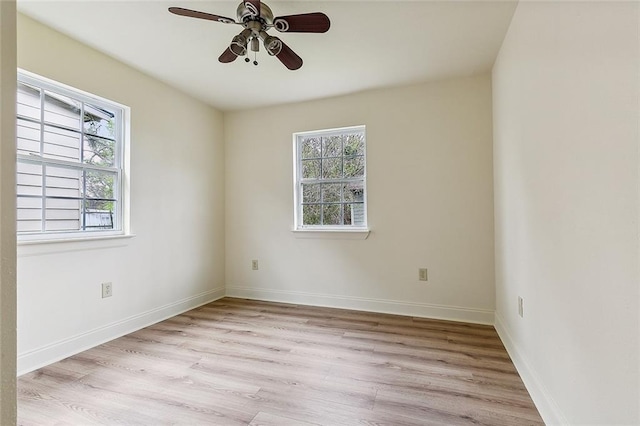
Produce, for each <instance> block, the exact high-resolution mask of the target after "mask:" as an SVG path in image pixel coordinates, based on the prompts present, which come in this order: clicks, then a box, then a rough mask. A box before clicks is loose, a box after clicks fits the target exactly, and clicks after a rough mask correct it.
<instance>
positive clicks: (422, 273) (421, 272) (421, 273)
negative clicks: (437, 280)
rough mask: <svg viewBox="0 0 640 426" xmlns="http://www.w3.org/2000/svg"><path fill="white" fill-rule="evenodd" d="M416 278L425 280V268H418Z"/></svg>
mask: <svg viewBox="0 0 640 426" xmlns="http://www.w3.org/2000/svg"><path fill="white" fill-rule="evenodd" d="M418 280H420V281H427V268H420V269H418Z"/></svg>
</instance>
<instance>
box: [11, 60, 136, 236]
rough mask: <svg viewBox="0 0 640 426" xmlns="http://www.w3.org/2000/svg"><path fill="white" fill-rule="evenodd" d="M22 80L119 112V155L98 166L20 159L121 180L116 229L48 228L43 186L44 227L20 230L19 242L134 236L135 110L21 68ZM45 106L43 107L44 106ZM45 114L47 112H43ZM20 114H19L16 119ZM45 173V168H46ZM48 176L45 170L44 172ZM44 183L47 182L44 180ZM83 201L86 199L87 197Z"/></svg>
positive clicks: (117, 189)
mask: <svg viewBox="0 0 640 426" xmlns="http://www.w3.org/2000/svg"><path fill="white" fill-rule="evenodd" d="M18 82H20V83H24V84H28V85H31V86H34V87H37V88H40V89H41V90H48V91H50V92H53V93H57V94H60V95H63V96H67V97H70V98H73V99H76V100H78V101H81V102H83V104H84V103H87V104H91V105H94V106H97V107H101V108H105V109H107V110H109V111H111V112H114V113H115V114H116V120H115V124H116V127H115V135H116V137H115V138H116V144H115V154H114V155H115V158H114V163H115V164H114V165H113V166H112V167H104V166H96V165H91V164H85V163H82V162H80V161H78V162H74V161H66V160H60V159H52V158H46V157H42V156H37V155H36V156H30V155H25V154H18V153H17V154H16V157H17V161H18V162H22V163H32V164H34V163H35V164H42V165H44V166H45V167H46V166H47V165H51V166H62V167H67V168H72V169H76V170H82V171H86V170H96V171H103V172H108V173H113V174H115V176H116V179H117V182H116V183H115V184H114V188H113V192H114V194H113V198H114V199H115V200H116V209H115V215H114V216H115V217H114V218H113V229H90V230H88V229H84V230H77V231H46V230H44V226H45V220H44V219H45V217H44V215H45V212H46V208H45V207H46V204H45V201H46V192H45V189H44V188H43V192H42V195H41V198H42V215H43V218H42V228H43V229H42V230H41V231H39V232H38V231H32V232H18V233H17V239H18V243H37V242H56V241H77V240H85V239H90V240H94V239H105V238H107V239H108V238H117V237H121V236H126V237H128V236H131V234H130V233H129V214H128V212H129V193H128V187H129V184H128V169H129V158H128V157H129V122H130V114H131V110H130V108H129V107H127V106H126V105H122V104H120V103H117V102H114V101H111V100H108V99H105V98H102V97H99V96H96V95H93V94H91V93H88V92H85V91H82V90H79V89H77V88H74V87H71V86H68V85H65V84H63V83H59V82H57V81H55V80H51V79H48V78H46V77H42V76H40V75H37V74H34V73H31V72H28V71H25V70H21V69H18ZM41 108H42V106H41ZM42 113H43V112H42ZM43 117H44V116H41V119H40V123H41V124H44V118H43ZM17 118H18V116H16V119H17ZM80 131H81V135H84V129H82V128H81V130H80ZM43 172H44V169H43ZM43 176H44V173H43ZM43 186H44V182H43ZM82 200H85V198H84V196H83V197H82Z"/></svg>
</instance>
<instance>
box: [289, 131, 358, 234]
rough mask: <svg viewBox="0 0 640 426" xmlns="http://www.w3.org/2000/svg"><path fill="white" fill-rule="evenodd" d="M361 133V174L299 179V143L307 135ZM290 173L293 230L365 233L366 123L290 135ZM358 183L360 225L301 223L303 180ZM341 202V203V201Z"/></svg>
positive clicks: (310, 181) (300, 153) (300, 157)
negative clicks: (291, 145) (347, 176)
mask: <svg viewBox="0 0 640 426" xmlns="http://www.w3.org/2000/svg"><path fill="white" fill-rule="evenodd" d="M354 133H362V134H363V135H364V155H363V157H364V174H363V176H362V177H358V178H340V179H322V178H318V179H303V178H302V149H301V143H302V141H303V140H304V139H306V138H309V137H320V138H321V137H328V136H336V135H346V134H354ZM293 175H294V228H293V230H294V231H297V232H300V233H324V234H332V235H338V234H349V233H353V234H361V235H363V236H364V238H366V237H367V236H368V234H369V228H368V219H367V136H366V126H364V125H360V126H351V127H342V128H335V129H324V130H315V131H307V132H297V133H294V134H293ZM341 182H345V183H346V182H362V187H363V190H364V194H363V210H364V211H363V223H362V224H360V225H304V224H303V215H302V206H303V203H302V198H303V197H302V184H303V183H320V184H322V183H341ZM341 203H344V202H343V201H341Z"/></svg>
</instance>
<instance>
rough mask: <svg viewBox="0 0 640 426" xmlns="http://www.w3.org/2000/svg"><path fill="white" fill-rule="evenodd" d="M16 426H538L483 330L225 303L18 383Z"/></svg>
mask: <svg viewBox="0 0 640 426" xmlns="http://www.w3.org/2000/svg"><path fill="white" fill-rule="evenodd" d="M18 423H19V424H20V425H82V426H84V425H111V424H113V425H116V424H117V425H153V426H155V425H205V424H206V425H225V426H226V425H245V426H246V425H250V426H259V425H262V426H271V425H278V426H288V425H290V426H294V425H295V426H313V425H315V426H317V425H331V426H338V425H354V424H358V425H368V426H380V425H394V426H398V425H406V426H417V425H422V426H425V425H434V426H435V425H471V424H473V425H492V426H493V425H496V426H499V425H541V424H543V423H542V419H541V418H540V416H539V414H538V412H537V410H536V408H535V406H534V405H533V402H532V401H531V398H530V397H529V394H528V393H527V391H526V389H525V387H524V385H523V383H522V380H521V379H520V377H519V376H518V374H517V372H516V370H515V368H514V366H513V364H512V362H511V360H510V359H509V356H508V354H507V353H506V351H505V349H504V347H503V345H502V342H501V341H500V339H499V337H498V335H497V333H496V332H495V330H494V329H493V327H490V326H484V325H477V324H466V323H459V322H449V321H442V320H429V319H424V318H416V317H405V316H400V315H388V314H377V313H372V312H358V311H350V310H345V309H333V308H323V307H312V306H301V305H291V304H282V303H275V302H262V301H250V300H243V299H234V298H224V299H221V300H218V301H216V302H213V303H210V304H207V305H204V306H201V307H199V308H197V309H194V310H191V311H189V312H185V313H184V314H181V315H177V316H175V317H173V318H170V319H168V320H166V321H163V322H160V323H158V324H154V325H152V326H150V327H147V328H145V329H142V330H139V331H136V332H134V333H131V334H129V335H127V336H123V337H121V338H119V339H116V340H113V341H111V342H108V343H105V344H103V345H100V346H97V347H95V348H92V349H90V350H88V351H85V352H82V353H80V354H77V355H75V356H72V357H70V358H67V359H65V360H62V361H60V362H58V363H55V364H52V365H50V366H47V367H44V368H41V369H39V370H36V371H34V372H32V373H29V374H26V375H24V376H22V377H20V378H19V380H18Z"/></svg>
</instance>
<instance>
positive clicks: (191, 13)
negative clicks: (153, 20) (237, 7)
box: [169, 7, 236, 24]
mask: <svg viewBox="0 0 640 426" xmlns="http://www.w3.org/2000/svg"><path fill="white" fill-rule="evenodd" d="M169 12H171V13H173V14H175V15H180V16H187V17H189V18H199V19H206V20H208V21H216V22H222V23H223V24H235V23H236V21H234V20H233V19H231V18H227V17H226V16H220V15H214V14H212V13H205V12H198V11H197V10H191V9H184V8H182V7H170V8H169Z"/></svg>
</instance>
